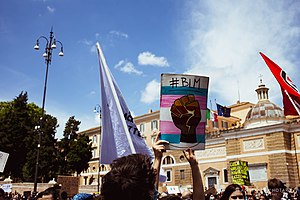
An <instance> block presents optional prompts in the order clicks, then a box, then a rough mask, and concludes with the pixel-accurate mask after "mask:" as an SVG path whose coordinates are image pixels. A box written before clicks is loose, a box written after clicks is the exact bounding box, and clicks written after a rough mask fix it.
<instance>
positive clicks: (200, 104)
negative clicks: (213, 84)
mask: <svg viewBox="0 0 300 200" xmlns="http://www.w3.org/2000/svg"><path fill="white" fill-rule="evenodd" d="M208 81H209V78H208V77H204V76H194V75H185V74H162V75H161V97H160V132H161V139H162V140H167V141H169V145H167V146H166V148H167V149H172V150H183V149H187V148H191V149H194V150H198V149H204V147H205V125H206V110H207V93H208Z"/></svg>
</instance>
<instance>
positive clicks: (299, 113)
mask: <svg viewBox="0 0 300 200" xmlns="http://www.w3.org/2000/svg"><path fill="white" fill-rule="evenodd" d="M284 92H285V93H286V95H287V96H288V97H289V100H290V102H291V103H292V105H293V106H294V108H295V110H296V111H297V113H298V115H300V111H299V109H298V108H297V106H296V105H295V103H294V102H293V100H292V98H291V97H290V95H289V93H288V92H287V91H286V90H284Z"/></svg>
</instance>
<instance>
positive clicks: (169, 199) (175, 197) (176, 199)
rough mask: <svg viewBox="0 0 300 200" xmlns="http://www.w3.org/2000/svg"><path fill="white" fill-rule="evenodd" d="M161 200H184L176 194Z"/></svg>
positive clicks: (160, 199)
mask: <svg viewBox="0 0 300 200" xmlns="http://www.w3.org/2000/svg"><path fill="white" fill-rule="evenodd" d="M159 200H182V198H181V197H180V196H178V195H175V194H168V195H167V196H164V197H161V198H159Z"/></svg>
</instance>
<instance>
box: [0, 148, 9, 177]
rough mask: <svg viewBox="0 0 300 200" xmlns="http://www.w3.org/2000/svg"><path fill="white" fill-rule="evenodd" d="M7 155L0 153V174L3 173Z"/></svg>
mask: <svg viewBox="0 0 300 200" xmlns="http://www.w3.org/2000/svg"><path fill="white" fill-rule="evenodd" d="M8 156H9V154H8V153H5V152H2V151H0V172H3V171H4V167H5V165H6V161H7V159H8Z"/></svg>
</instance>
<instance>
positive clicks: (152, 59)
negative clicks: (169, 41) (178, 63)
mask: <svg viewBox="0 0 300 200" xmlns="http://www.w3.org/2000/svg"><path fill="white" fill-rule="evenodd" d="M138 62H139V64H140V65H155V66H159V67H168V66H169V63H168V61H167V59H166V58H165V57H157V56H155V55H154V54H152V53H151V52H148V51H147V52H143V53H140V54H139V55H138Z"/></svg>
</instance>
